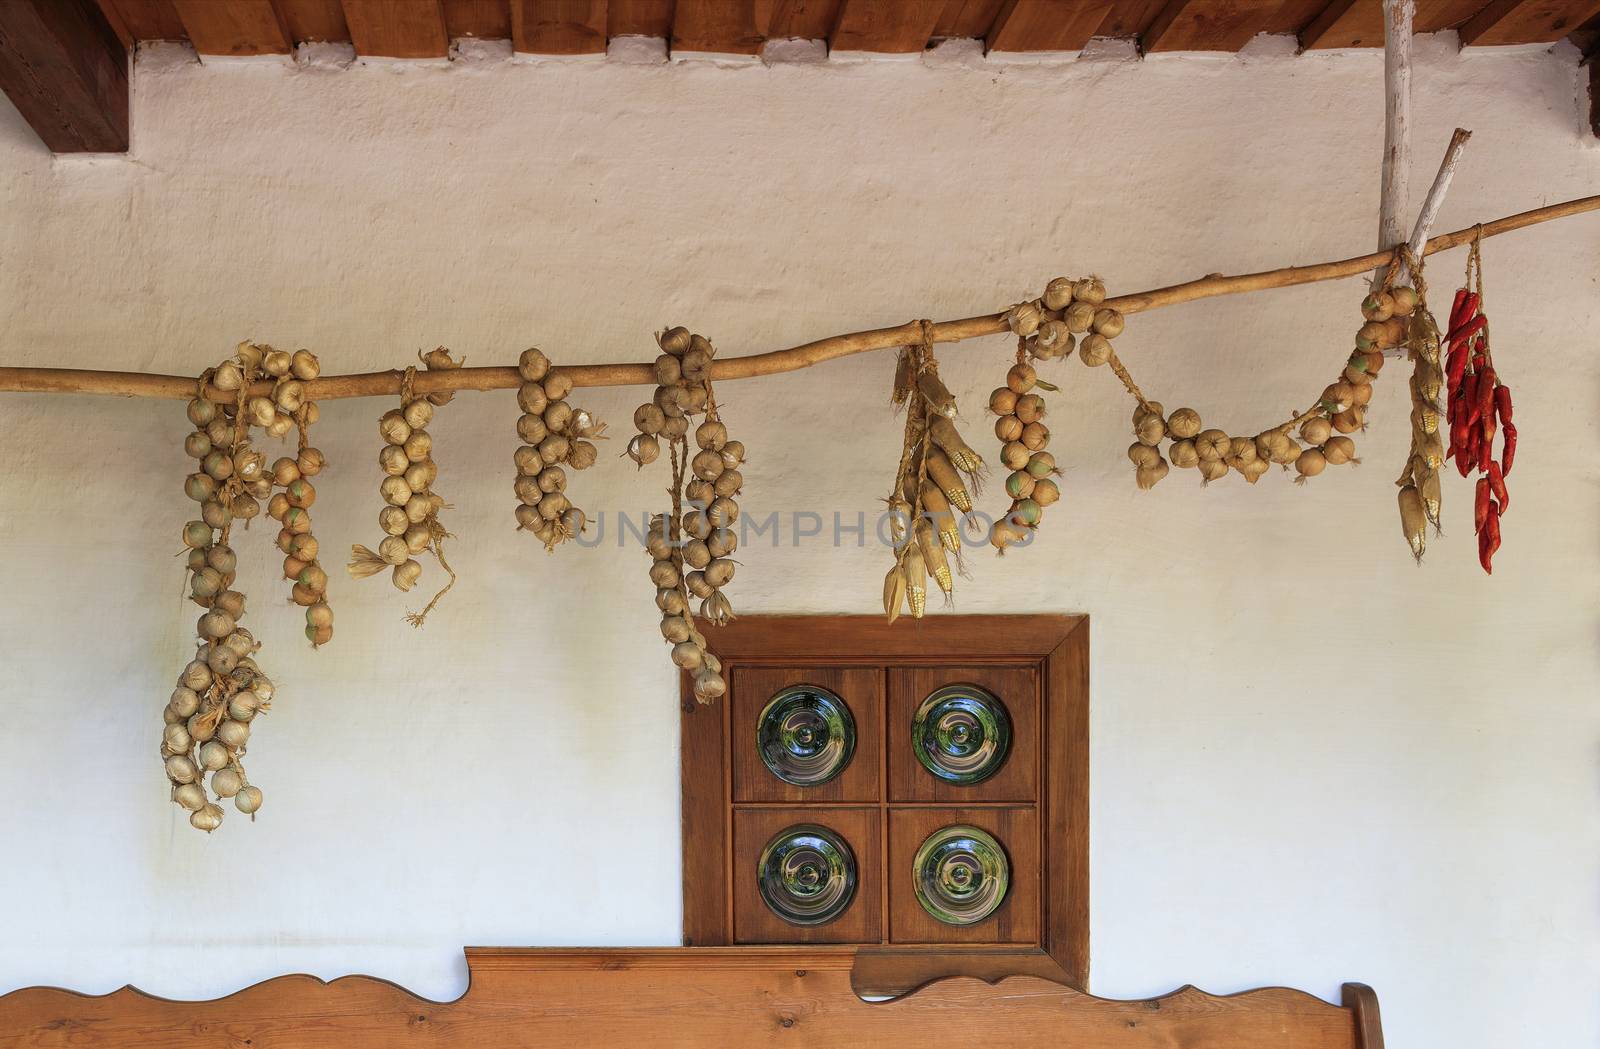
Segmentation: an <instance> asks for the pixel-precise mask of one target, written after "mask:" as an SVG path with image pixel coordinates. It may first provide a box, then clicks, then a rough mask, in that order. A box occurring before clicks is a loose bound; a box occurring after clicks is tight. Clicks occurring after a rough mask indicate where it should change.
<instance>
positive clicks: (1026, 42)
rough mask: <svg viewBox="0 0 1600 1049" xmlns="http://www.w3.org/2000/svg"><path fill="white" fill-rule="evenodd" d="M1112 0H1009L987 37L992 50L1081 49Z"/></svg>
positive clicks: (1109, 10) (1096, 29) (1104, 17)
mask: <svg viewBox="0 0 1600 1049" xmlns="http://www.w3.org/2000/svg"><path fill="white" fill-rule="evenodd" d="M1111 8H1112V3H1111V0H1006V3H1005V4H1004V6H1002V7H1001V9H1000V12H999V13H998V14H997V15H996V17H995V20H994V24H993V25H992V26H991V27H990V29H989V32H988V35H987V37H986V43H987V45H988V50H990V51H1081V50H1083V45H1084V44H1087V43H1088V42H1089V39H1090V38H1091V37H1093V36H1094V35H1095V33H1096V32H1098V31H1099V29H1100V26H1101V24H1102V23H1103V22H1105V20H1106V17H1107V16H1108V15H1109V14H1110V13H1111Z"/></svg>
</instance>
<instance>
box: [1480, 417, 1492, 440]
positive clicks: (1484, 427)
mask: <svg viewBox="0 0 1600 1049" xmlns="http://www.w3.org/2000/svg"><path fill="white" fill-rule="evenodd" d="M1494 430H1495V423H1494V416H1493V415H1485V416H1484V417H1483V418H1482V419H1480V420H1479V421H1478V432H1479V433H1481V434H1483V443H1484V445H1485V446H1488V445H1491V444H1494Z"/></svg>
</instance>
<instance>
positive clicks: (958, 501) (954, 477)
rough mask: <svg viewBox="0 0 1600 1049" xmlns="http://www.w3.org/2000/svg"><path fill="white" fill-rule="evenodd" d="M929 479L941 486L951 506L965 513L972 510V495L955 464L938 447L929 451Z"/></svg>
mask: <svg viewBox="0 0 1600 1049" xmlns="http://www.w3.org/2000/svg"><path fill="white" fill-rule="evenodd" d="M928 479H929V480H931V481H932V482H933V483H934V484H935V485H937V486H938V487H939V490H940V491H941V492H943V493H944V496H945V498H946V499H948V500H950V505H951V506H954V507H955V508H956V509H957V510H960V511H961V512H962V513H964V514H966V513H971V512H972V496H971V495H969V494H968V492H967V488H966V485H964V484H963V483H962V481H961V476H960V475H959V474H957V473H956V468H955V465H954V464H952V463H951V462H950V459H949V457H948V456H946V455H945V454H944V452H943V451H941V450H939V449H938V448H935V449H933V450H931V451H929V452H928Z"/></svg>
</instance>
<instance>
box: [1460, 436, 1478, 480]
mask: <svg viewBox="0 0 1600 1049" xmlns="http://www.w3.org/2000/svg"><path fill="white" fill-rule="evenodd" d="M1477 465H1478V449H1477V446H1476V445H1474V444H1473V443H1472V436H1471V435H1470V434H1468V436H1467V443H1465V444H1463V445H1462V446H1461V451H1460V452H1458V453H1457V454H1456V473H1458V474H1460V475H1461V476H1462V477H1465V476H1467V474H1469V473H1471V472H1472V468H1473V467H1474V466H1477Z"/></svg>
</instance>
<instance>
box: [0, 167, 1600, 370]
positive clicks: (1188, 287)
mask: <svg viewBox="0 0 1600 1049" xmlns="http://www.w3.org/2000/svg"><path fill="white" fill-rule="evenodd" d="M1593 211H1600V195H1596V196H1592V197H1579V198H1577V199H1576V200H1568V201H1564V202H1562V203H1560V204H1551V205H1549V206H1548V207H1543V208H1534V209H1533V210H1532V211H1524V212H1520V213H1518V214H1516V215H1507V216H1506V217H1504V218H1500V219H1495V220H1494V221H1493V222H1485V223H1483V224H1482V226H1481V227H1480V226H1469V227H1468V228H1466V229H1460V230H1456V231H1455V232H1454V233H1444V234H1441V235H1439V236H1437V237H1434V238H1432V239H1431V240H1429V241H1428V242H1427V243H1426V244H1424V245H1423V248H1422V250H1421V251H1420V252H1418V253H1417V254H1418V256H1419V257H1421V256H1424V255H1432V254H1435V253H1436V252H1440V251H1448V250H1450V249H1451V248H1458V247H1460V246H1461V245H1463V244H1469V243H1471V242H1472V240H1473V238H1474V237H1476V236H1478V235H1479V232H1480V230H1481V233H1482V236H1484V237H1496V236H1499V235H1500V234H1502V233H1510V232H1513V231H1514V230H1519V229H1526V228H1527V227H1529V226H1536V225H1538V224H1539V223H1541V222H1550V221H1553V220H1555V219H1561V218H1567V217H1569V216H1572V215H1582V214H1586V213H1588V212H1593ZM1394 254H1395V253H1394V252H1393V251H1376V252H1373V253H1372V254H1370V255H1359V256H1357V257H1355V258H1350V259H1341V260H1339V261H1336V262H1321V263H1317V264H1315V265H1311V266H1288V267H1284V268H1282V269H1275V270H1266V271H1263V272H1260V273H1244V274H1239V275H1237V276H1223V275H1222V274H1212V275H1211V276H1207V277H1201V278H1199V279H1198V280H1191V281H1187V282H1185V283H1183V284H1173V285H1170V286H1168V287H1165V288H1156V289H1154V290H1152V291H1142V292H1136V293H1134V294H1132V295H1120V296H1117V297H1116V298H1112V299H1107V300H1106V305H1107V306H1110V307H1112V308H1113V309H1117V310H1121V311H1122V312H1123V313H1143V312H1144V311H1146V310H1154V309H1159V308H1161V307H1163V306H1177V305H1180V304H1182V303H1185V302H1195V301H1197V300H1199V299H1209V298H1214V297H1216V296H1219V295H1239V294H1243V293H1245V292H1252V291H1265V290H1267V289H1269V288H1291V287H1295V286H1298V285H1301V284H1315V283H1317V282H1319V281H1326V280H1339V279H1341V278H1344V277H1354V276H1357V275H1359V274H1362V273H1366V272H1368V271H1370V270H1371V269H1372V268H1373V267H1374V266H1377V265H1380V264H1382V263H1386V262H1389V261H1391V260H1392V259H1393V258H1394ZM1006 330H1007V329H1006V322H1005V319H1004V313H1003V312H1001V313H990V314H985V315H984V316H981V317H967V318H964V319H962V320H954V321H940V322H938V323H936V324H934V325H932V327H931V334H932V337H933V340H934V341H935V342H961V341H963V340H965V339H975V338H979V337H981V336H984V335H998V334H1000V333H1001V332H1004V331H1006ZM921 337H922V329H921V325H920V322H918V321H911V322H908V323H906V324H901V325H897V326H895V327H892V328H876V329H873V330H871V331H858V332H854V333H851V334H849V335H835V336H833V337H832V338H827V339H820V340H818V341H816V342H809V343H806V344H805V345H803V346H794V347H790V348H789V349H786V350H773V351H771V352H769V353H757V354H751V355H749V356H745V357H725V358H723V359H721V360H718V361H715V362H713V364H712V366H711V374H712V377H713V378H715V379H750V378H755V377H757V376H762V375H777V374H780V373H782V372H792V371H799V370H800V369H801V368H809V367H811V366H812V365H815V364H821V363H823V362H824V361H831V360H834V359H836V358H839V357H849V356H851V355H852V354H857V353H868V352H871V351H873V350H887V349H898V348H899V347H901V346H905V345H909V344H911V343H913V342H916V341H917V340H919V339H920V338H921ZM559 370H560V371H563V372H565V373H566V374H567V375H568V376H569V377H570V378H571V379H572V381H573V385H574V386H645V385H654V383H655V381H656V380H655V374H654V372H653V371H652V369H651V366H650V365H649V364H648V363H639V364H631V363H630V364H580V365H575V366H571V367H565V368H561V369H559ZM403 375H404V372H403V371H401V370H399V369H394V370H391V371H381V372H365V373H361V374H356V375H330V376H326V377H324V378H320V379H316V380H314V381H312V382H310V383H307V384H306V385H307V390H306V395H307V397H308V398H309V399H312V400H318V401H327V400H337V399H340V398H345V397H385V396H396V395H398V394H399V392H400V381H401V378H402V377H403ZM521 383H522V379H521V378H520V377H519V376H518V375H517V369H516V368H512V367H500V368H459V369H456V370H454V371H438V372H418V373H417V376H416V379H415V382H414V384H413V385H414V387H415V389H416V391H417V393H419V394H422V393H444V392H447V391H449V392H459V391H463V390H513V389H516V388H517V387H518V386H519V385H521ZM6 392H9V393H81V394H100V395H106V396H113V397H157V398H165V399H168V400H187V399H189V398H190V397H193V396H194V394H195V380H194V378H193V377H191V376H183V375H150V374H145V373H140V372H112V371H94V370H89V369H78V368H0V393H6ZM260 392H261V393H263V394H266V393H267V392H269V388H268V387H266V386H263V387H261V391H260ZM209 394H210V395H212V396H214V398H215V399H216V400H219V401H230V400H232V399H233V397H234V396H235V395H233V394H223V393H221V392H220V391H209Z"/></svg>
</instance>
